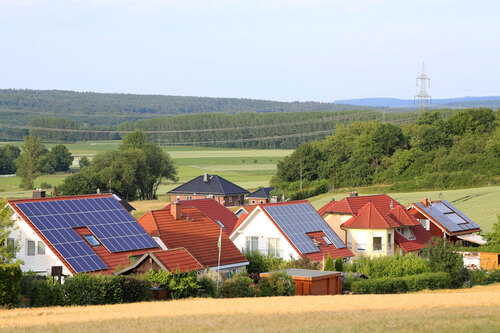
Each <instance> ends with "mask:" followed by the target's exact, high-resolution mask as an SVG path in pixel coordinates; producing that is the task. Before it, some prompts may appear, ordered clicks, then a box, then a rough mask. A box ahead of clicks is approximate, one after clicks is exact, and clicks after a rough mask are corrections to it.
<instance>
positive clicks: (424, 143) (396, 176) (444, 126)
mask: <svg viewBox="0 0 500 333" xmlns="http://www.w3.org/2000/svg"><path fill="white" fill-rule="evenodd" d="M499 115H500V111H496V112H493V111H492V110H491V109H484V108H483V109H466V110H462V111H459V112H457V113H455V114H454V115H453V116H451V117H449V118H448V119H446V120H445V119H443V117H442V115H441V114H440V113H439V112H436V111H434V112H430V111H426V112H423V113H422V114H421V115H420V116H419V118H418V119H417V120H416V121H415V122H411V123H408V124H404V125H395V124H391V123H383V122H381V121H379V120H377V121H367V122H354V123H351V124H348V125H338V127H337V131H336V132H335V134H334V135H332V136H329V137H327V138H326V139H324V140H318V141H314V142H309V143H303V144H301V145H300V146H299V147H298V148H297V149H296V150H295V152H294V153H293V154H291V155H290V156H288V157H286V158H285V159H284V160H283V161H281V162H279V163H278V170H277V173H276V175H275V176H274V178H273V180H272V183H273V185H274V186H275V187H279V188H280V189H281V191H284V192H287V193H288V194H289V195H291V196H292V197H293V196H294V195H295V198H297V197H300V193H301V192H307V191H308V190H309V188H316V187H318V186H320V185H321V190H322V191H323V192H324V191H325V189H326V188H328V186H325V184H326V185H330V186H335V187H352V186H364V185H373V184H391V185H392V190H401V191H405V190H407V191H408V190H415V189H423V188H425V189H431V188H459V187H472V186H481V185H484V184H487V183H491V182H496V181H497V180H498V176H499V175H500V126H499V125H500V121H499ZM301 165H302V168H301ZM301 169H302V178H303V190H302V191H300V188H299V186H300V185H299V180H300V170H301ZM294 193H295V194H294Z"/></svg>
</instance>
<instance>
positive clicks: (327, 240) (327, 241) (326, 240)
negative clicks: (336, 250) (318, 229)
mask: <svg viewBox="0 0 500 333" xmlns="http://www.w3.org/2000/svg"><path fill="white" fill-rule="evenodd" d="M321 238H323V240H324V241H325V243H326V244H328V245H332V241H331V240H330V238H328V237H326V236H322V237H321Z"/></svg>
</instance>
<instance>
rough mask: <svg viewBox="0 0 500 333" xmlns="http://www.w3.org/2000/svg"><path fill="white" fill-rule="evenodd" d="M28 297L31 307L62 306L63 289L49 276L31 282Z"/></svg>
mask: <svg viewBox="0 0 500 333" xmlns="http://www.w3.org/2000/svg"><path fill="white" fill-rule="evenodd" d="M30 296H31V297H30V305H31V306H32V307H42V306H56V305H64V287H63V286H61V285H60V284H59V283H58V282H57V281H53V280H52V278H51V277H49V276H47V277H45V279H43V280H41V279H36V280H33V289H32V291H31V294H30Z"/></svg>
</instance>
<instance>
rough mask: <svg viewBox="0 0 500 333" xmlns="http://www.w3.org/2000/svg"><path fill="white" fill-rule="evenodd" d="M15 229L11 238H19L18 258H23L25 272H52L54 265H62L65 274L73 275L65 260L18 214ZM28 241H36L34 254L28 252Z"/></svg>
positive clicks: (15, 215)
mask: <svg viewBox="0 0 500 333" xmlns="http://www.w3.org/2000/svg"><path fill="white" fill-rule="evenodd" d="M12 219H14V220H15V222H14V230H13V231H12V232H11V233H10V235H9V238H14V239H16V240H19V241H20V243H21V249H20V250H19V252H18V253H17V254H16V259H21V260H22V261H23V263H22V264H21V270H22V271H23V272H28V271H33V272H37V273H39V274H49V275H50V274H51V270H52V266H62V267H63V274H64V275H72V274H71V272H70V271H69V270H68V268H67V267H66V266H65V265H64V264H63V262H62V261H61V260H60V259H59V258H58V257H57V256H56V255H55V254H54V252H52V251H51V250H50V248H49V246H48V245H47V244H45V242H43V241H42V239H41V238H40V237H39V236H38V235H37V234H36V232H35V231H34V230H33V229H32V228H31V227H30V226H29V225H28V223H26V221H24V220H23V219H21V218H20V217H19V216H18V215H17V214H15V213H14V214H13V216H12ZM28 241H29V242H34V245H35V252H34V254H33V253H31V254H30V255H29V253H28ZM39 242H41V243H43V244H44V245H41V244H40V245H41V248H43V251H41V252H44V253H43V254H39V249H38V248H39ZM31 244H33V243H31Z"/></svg>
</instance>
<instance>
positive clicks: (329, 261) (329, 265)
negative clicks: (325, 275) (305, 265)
mask: <svg viewBox="0 0 500 333" xmlns="http://www.w3.org/2000/svg"><path fill="white" fill-rule="evenodd" d="M323 270H324V271H334V270H335V264H334V263H333V258H332V256H331V255H330V254H328V257H326V260H325V265H324V266H323Z"/></svg>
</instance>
